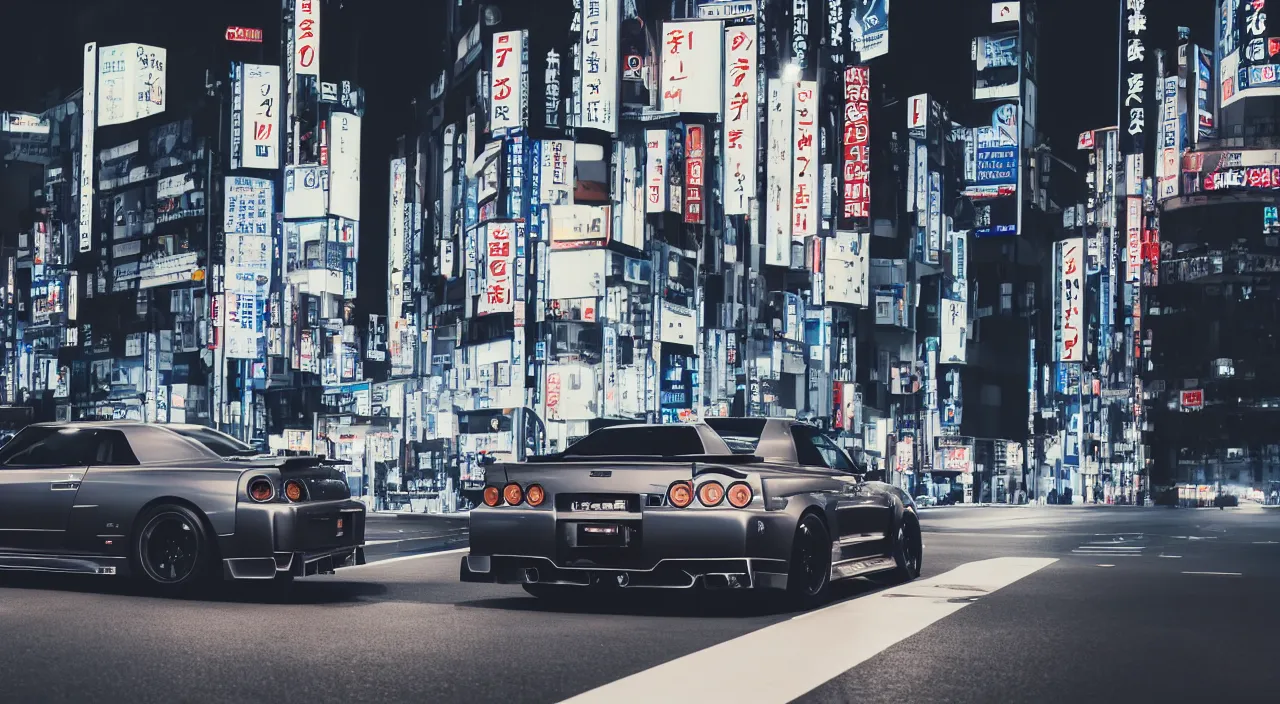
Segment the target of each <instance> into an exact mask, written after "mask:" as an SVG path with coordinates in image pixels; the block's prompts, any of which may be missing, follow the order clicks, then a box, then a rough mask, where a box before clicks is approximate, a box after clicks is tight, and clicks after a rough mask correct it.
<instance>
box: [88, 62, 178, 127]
mask: <svg viewBox="0 0 1280 704" xmlns="http://www.w3.org/2000/svg"><path fill="white" fill-rule="evenodd" d="M166 61H167V52H166V51H165V50H164V49H162V48H160V47H154V46H148V45H146V44H116V45H114V46H105V47H102V48H101V49H100V50H99V51H98V85H97V102H98V105H97V113H98V126H99V127H106V126H107V125H121V124H124V123H126V122H133V121H134V120H140V119H142V118H144V117H150V116H151V115H158V114H160V113H162V112H164V108H165V71H166V66H165V63H166Z"/></svg>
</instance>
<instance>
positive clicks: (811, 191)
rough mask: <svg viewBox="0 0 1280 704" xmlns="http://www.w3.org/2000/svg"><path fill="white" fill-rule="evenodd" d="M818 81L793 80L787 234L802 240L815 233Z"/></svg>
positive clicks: (816, 215)
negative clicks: (789, 199)
mask: <svg viewBox="0 0 1280 704" xmlns="http://www.w3.org/2000/svg"><path fill="white" fill-rule="evenodd" d="M817 116H818V84H817V82H816V81H800V82H799V83H797V84H796V103H795V136H794V140H795V141H794V144H795V155H794V157H793V160H792V166H793V171H792V175H791V178H792V179H793V182H794V183H793V186H794V189H795V192H794V194H793V197H792V215H791V238H792V239H793V240H797V241H803V240H804V238H805V237H806V236H808V235H816V234H817V233H818V205H819V203H818V198H819V193H818V127H817V123H818V120H817Z"/></svg>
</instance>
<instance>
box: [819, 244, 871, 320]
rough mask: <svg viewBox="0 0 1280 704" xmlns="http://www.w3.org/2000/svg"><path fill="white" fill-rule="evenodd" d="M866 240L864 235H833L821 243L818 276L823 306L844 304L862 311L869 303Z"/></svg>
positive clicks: (868, 269)
mask: <svg viewBox="0 0 1280 704" xmlns="http://www.w3.org/2000/svg"><path fill="white" fill-rule="evenodd" d="M868 238H869V235H868V234H867V233H865V232H836V236H835V237H834V238H833V239H831V240H828V241H826V242H825V243H824V244H825V246H824V247H823V254H824V255H825V259H824V261H823V265H822V266H823V269H822V275H823V279H824V280H825V282H826V300H827V303H848V304H850V305H855V306H861V307H863V308H865V307H867V305H868V304H869V300H868V291H869V288H868V282H867V276H868V274H869V272H870V260H869V259H868V258H867V244H868V242H867V240H868Z"/></svg>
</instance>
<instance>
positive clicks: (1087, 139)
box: [1076, 130, 1094, 149]
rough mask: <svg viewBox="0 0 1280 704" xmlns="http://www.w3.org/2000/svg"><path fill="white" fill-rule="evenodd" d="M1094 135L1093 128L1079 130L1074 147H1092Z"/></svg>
mask: <svg viewBox="0 0 1280 704" xmlns="http://www.w3.org/2000/svg"><path fill="white" fill-rule="evenodd" d="M1093 145H1094V137H1093V130H1089V131H1088V132H1081V133H1080V138H1079V139H1077V140H1076V149H1093Z"/></svg>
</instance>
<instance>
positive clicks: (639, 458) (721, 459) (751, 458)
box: [525, 452, 764, 465]
mask: <svg viewBox="0 0 1280 704" xmlns="http://www.w3.org/2000/svg"><path fill="white" fill-rule="evenodd" d="M763 461H764V459H763V458H761V457H757V456H755V455H590V456H587V455H566V454H564V453H563V452H558V453H556V454H554V455H534V456H531V457H527V458H525V462H526V463H529V464H549V463H555V462H565V463H572V462H665V463H671V462H693V463H698V462H701V463H704V464H721V465H723V464H755V463H757V462H763Z"/></svg>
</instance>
